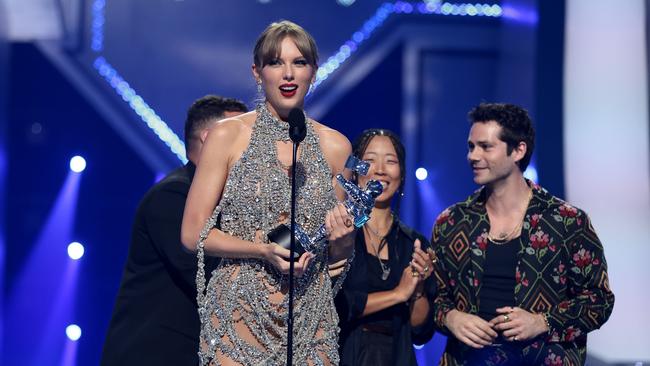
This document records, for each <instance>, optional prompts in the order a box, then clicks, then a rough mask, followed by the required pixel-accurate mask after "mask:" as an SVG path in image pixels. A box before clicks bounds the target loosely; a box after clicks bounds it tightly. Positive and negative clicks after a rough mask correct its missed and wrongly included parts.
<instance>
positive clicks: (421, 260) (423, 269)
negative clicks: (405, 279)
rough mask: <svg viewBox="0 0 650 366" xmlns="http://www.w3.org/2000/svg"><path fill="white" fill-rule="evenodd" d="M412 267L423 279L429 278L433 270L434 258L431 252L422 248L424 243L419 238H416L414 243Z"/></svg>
mask: <svg viewBox="0 0 650 366" xmlns="http://www.w3.org/2000/svg"><path fill="white" fill-rule="evenodd" d="M411 269H412V270H413V271H414V272H417V273H418V274H419V275H420V279H421V280H422V281H424V280H426V279H427V278H429V276H431V273H432V272H433V258H432V257H431V256H430V255H429V253H427V252H425V251H424V250H422V244H421V243H420V240H419V239H415V243H414V244H413V259H412V260H411Z"/></svg>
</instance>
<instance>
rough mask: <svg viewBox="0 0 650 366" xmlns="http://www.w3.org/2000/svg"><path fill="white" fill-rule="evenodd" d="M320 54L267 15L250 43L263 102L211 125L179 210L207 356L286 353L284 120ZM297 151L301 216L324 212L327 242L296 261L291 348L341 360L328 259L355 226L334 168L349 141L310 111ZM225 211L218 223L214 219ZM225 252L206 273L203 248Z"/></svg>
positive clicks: (348, 247) (242, 359) (311, 220)
mask: <svg viewBox="0 0 650 366" xmlns="http://www.w3.org/2000/svg"><path fill="white" fill-rule="evenodd" d="M317 62H318V52H317V49H316V44H315V42H314V40H313V38H312V37H311V35H309V33H307V32H306V31H305V30H304V29H302V28H301V27H300V26H298V25H297V24H295V23H292V22H289V21H281V22H277V23H273V24H271V25H269V26H268V27H267V28H266V30H264V32H262V34H261V35H260V37H259V39H258V40H257V43H256V45H255V49H254V63H253V66H252V71H253V76H254V77H255V80H256V82H257V85H258V89H259V91H260V92H263V95H264V98H263V100H262V101H261V102H260V103H259V104H258V105H257V108H256V110H255V111H253V112H250V113H247V114H243V115H240V116H237V117H235V118H232V119H228V120H224V121H223V122H221V123H220V124H219V125H218V126H217V127H215V128H214V129H213V130H212V131H211V132H210V134H209V136H208V137H207V140H206V142H205V146H204V147H203V151H202V154H201V158H200V163H199V165H198V168H197V171H196V176H195V178H194V181H193V183H192V187H191V189H190V192H189V196H188V200H187V204H186V207H185V215H184V217H183V227H182V242H183V244H184V245H185V246H186V247H187V248H188V249H190V250H197V251H198V257H199V270H198V273H197V287H198V292H199V295H198V299H197V300H198V303H199V316H200V318H201V338H200V340H201V341H200V345H199V356H200V359H201V365H278V364H283V363H285V362H286V361H285V357H286V354H287V351H286V345H287V306H288V296H287V293H288V275H287V274H288V270H289V261H288V258H289V251H288V250H287V249H285V248H283V247H281V246H279V245H277V244H276V243H272V242H269V239H268V237H267V235H268V233H269V232H270V231H272V230H273V229H274V228H275V227H277V226H278V225H279V224H282V223H286V222H287V221H288V220H289V217H290V193H291V176H290V175H291V165H292V160H291V159H292V143H291V142H290V141H289V133H288V128H289V124H288V123H287V122H286V121H287V119H288V115H289V112H290V111H291V110H292V109H293V108H302V107H303V104H304V98H305V95H306V94H307V91H308V90H309V87H310V84H311V83H312V82H313V81H314V80H315V76H316V70H317ZM306 128H307V134H306V138H305V139H304V141H303V142H302V143H301V144H300V147H299V150H298V159H297V162H296V172H297V173H296V181H297V204H296V222H297V223H298V224H299V225H300V226H301V227H302V228H304V230H305V231H307V232H308V233H310V234H312V233H314V232H315V231H316V230H317V229H318V228H319V227H320V226H321V225H322V224H323V223H324V224H325V226H326V228H327V232H328V243H329V245H323V246H321V247H320V248H318V249H316V250H312V251H311V252H305V253H304V254H302V256H300V258H299V259H298V260H297V261H296V262H295V271H296V280H295V281H294V284H295V285H294V286H295V300H294V307H295V311H294V335H293V351H294V352H293V360H294V363H295V364H299V365H335V364H338V362H339V360H338V353H337V352H338V351H337V339H338V334H337V322H338V317H337V314H336V311H335V308H334V303H333V297H334V293H333V290H332V280H331V279H330V276H329V274H328V264H329V263H333V262H336V261H341V260H343V259H345V258H347V257H349V256H350V255H351V253H352V250H353V237H354V232H355V231H354V227H353V225H352V224H351V223H352V221H351V218H350V217H349V216H348V213H347V212H346V210H345V207H344V206H343V205H342V204H341V203H338V201H339V200H342V199H343V194H342V192H338V191H335V188H334V176H335V175H336V174H337V173H340V172H342V171H343V170H344V164H345V160H346V158H347V157H348V155H349V154H350V152H351V146H350V142H349V141H348V140H347V138H345V137H344V136H343V135H342V134H340V133H339V132H337V131H335V130H333V129H331V128H328V127H326V126H324V125H322V124H320V123H318V122H316V121H314V120H312V119H309V118H307V119H306ZM217 222H218V225H217ZM205 254H207V255H214V256H219V257H221V258H223V259H222V261H221V263H220V265H219V267H218V268H217V269H216V270H214V271H213V273H212V277H211V279H210V281H209V282H208V284H207V287H206V285H205V274H204V273H203V256H204V255H205Z"/></svg>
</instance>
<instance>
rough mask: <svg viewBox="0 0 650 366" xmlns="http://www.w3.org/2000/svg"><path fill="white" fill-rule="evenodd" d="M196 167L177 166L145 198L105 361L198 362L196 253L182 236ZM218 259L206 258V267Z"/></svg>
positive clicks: (105, 364) (108, 363) (109, 363)
mask: <svg viewBox="0 0 650 366" xmlns="http://www.w3.org/2000/svg"><path fill="white" fill-rule="evenodd" d="M194 170H195V166H194V164H192V163H188V164H187V165H185V166H184V167H181V168H179V169H176V170H174V171H173V172H171V173H170V174H169V175H167V176H166V177H165V178H164V179H163V180H162V181H160V182H159V183H158V184H156V185H155V186H153V187H152V188H151V189H150V190H149V191H148V192H147V193H146V195H145V196H144V198H143V199H142V201H141V202H140V205H139V207H138V210H137V213H136V216H135V221H134V224H133V231H132V234H131V244H130V248H129V254H128V258H127V261H126V266H125V268H124V274H123V276H122V282H121V283H120V289H119V293H118V295H117V299H116V301H115V308H114V309H113V316H112V319H111V322H110V325H109V329H108V335H107V336H106V341H105V343H104V350H103V354H102V361H101V365H103V366H113V365H115V366H118V365H119V366H128V365H138V366H142V365H196V364H198V362H199V361H198V356H197V352H198V347H199V327H200V322H199V317H198V314H197V305H196V285H195V278H196V269H197V259H196V255H194V254H190V253H188V252H186V251H185V249H184V248H183V245H182V244H181V241H180V237H181V234H180V232H181V223H182V219H183V210H184V208H185V201H186V199H187V193H188V191H189V188H190V184H191V182H192V178H193V176H194ZM216 261H217V260H216V259H214V258H212V259H209V260H208V261H207V262H206V266H207V267H206V273H208V274H209V273H210V272H211V270H212V269H213V268H214V267H215V266H216Z"/></svg>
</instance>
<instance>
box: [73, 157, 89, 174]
mask: <svg viewBox="0 0 650 366" xmlns="http://www.w3.org/2000/svg"><path fill="white" fill-rule="evenodd" d="M84 169H86V159H84V158H82V157H81V156H79V155H77V156H74V157H72V159H70V170H72V171H73V172H75V173H81V172H83V171H84Z"/></svg>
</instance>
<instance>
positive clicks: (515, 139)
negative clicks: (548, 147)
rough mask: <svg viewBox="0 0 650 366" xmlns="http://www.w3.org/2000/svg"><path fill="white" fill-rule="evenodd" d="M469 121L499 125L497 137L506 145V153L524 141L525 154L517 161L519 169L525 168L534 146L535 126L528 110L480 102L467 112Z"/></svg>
mask: <svg viewBox="0 0 650 366" xmlns="http://www.w3.org/2000/svg"><path fill="white" fill-rule="evenodd" d="M468 119H469V122H470V123H471V124H472V125H473V124H474V123H487V122H490V121H495V122H496V123H497V124H498V125H499V126H501V135H500V136H499V139H501V141H503V142H505V143H506V144H507V146H508V150H507V151H508V155H510V154H511V153H512V150H514V148H515V147H517V145H519V143H520V142H522V141H523V142H525V143H526V154H525V155H524V157H523V158H521V160H519V161H518V162H517V165H518V166H519V170H521V171H522V172H523V171H525V170H526V168H527V167H528V164H529V163H530V158H531V157H532V155H533V149H534V148H535V128H534V127H533V121H532V120H531V119H530V116H529V115H528V111H527V110H525V109H524V108H521V107H519V106H516V105H514V104H507V103H481V104H479V105H478V106H476V107H474V108H473V109H472V110H471V111H470V112H469V114H468Z"/></svg>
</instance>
